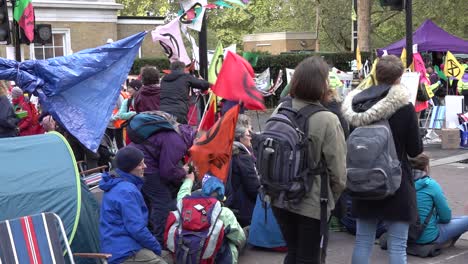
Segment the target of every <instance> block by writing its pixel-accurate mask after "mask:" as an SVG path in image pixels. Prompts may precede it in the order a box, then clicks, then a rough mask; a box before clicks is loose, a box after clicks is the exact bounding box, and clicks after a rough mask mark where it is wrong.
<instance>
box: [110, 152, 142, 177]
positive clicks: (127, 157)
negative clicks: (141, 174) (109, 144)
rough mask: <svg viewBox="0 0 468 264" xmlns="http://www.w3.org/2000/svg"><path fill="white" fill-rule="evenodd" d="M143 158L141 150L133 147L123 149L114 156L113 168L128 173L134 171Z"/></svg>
mask: <svg viewBox="0 0 468 264" xmlns="http://www.w3.org/2000/svg"><path fill="white" fill-rule="evenodd" d="M144 157H145V156H144V154H143V152H142V151H141V150H139V149H137V148H134V147H124V148H121V149H120V150H119V151H117V154H115V166H116V167H117V168H118V169H120V170H122V171H124V172H127V173H128V172H130V171H132V170H133V169H135V168H136V167H137V166H138V164H140V163H141V161H142V160H143V158H144Z"/></svg>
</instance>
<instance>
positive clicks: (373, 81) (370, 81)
mask: <svg viewBox="0 0 468 264" xmlns="http://www.w3.org/2000/svg"><path fill="white" fill-rule="evenodd" d="M377 62H379V58H377V59H375V60H374V63H372V69H371V71H370V73H369V75H367V77H366V78H364V80H362V82H361V83H360V84H359V85H358V86H357V87H356V89H359V90H364V89H367V88H369V87H371V86H373V85H377V84H378V83H377V78H376V74H375V72H376V66H377Z"/></svg>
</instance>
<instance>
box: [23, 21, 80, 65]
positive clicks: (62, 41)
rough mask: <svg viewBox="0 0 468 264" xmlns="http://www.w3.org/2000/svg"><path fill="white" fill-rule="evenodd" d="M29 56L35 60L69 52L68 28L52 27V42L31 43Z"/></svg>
mask: <svg viewBox="0 0 468 264" xmlns="http://www.w3.org/2000/svg"><path fill="white" fill-rule="evenodd" d="M31 53H32V54H31V57H32V58H34V59H36V60H45V59H50V58H55V57H60V56H66V55H69V54H71V53H72V52H71V50H70V30H69V29H52V43H51V44H46V45H39V44H32V45H31Z"/></svg>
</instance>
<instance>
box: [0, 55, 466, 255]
mask: <svg viewBox="0 0 468 264" xmlns="http://www.w3.org/2000/svg"><path fill="white" fill-rule="evenodd" d="M170 70H171V72H170V73H169V74H167V75H165V76H164V77H163V78H162V79H161V80H160V75H159V70H158V69H157V68H156V67H152V66H146V67H144V68H142V70H141V73H140V76H139V77H138V79H134V80H129V82H128V83H127V85H126V87H124V88H122V92H121V93H120V95H119V99H118V101H117V102H116V105H115V109H114V112H113V115H112V117H111V120H110V122H109V125H108V128H107V130H106V135H107V136H105V137H104V139H103V142H102V144H101V146H102V147H100V148H99V150H98V152H97V153H93V152H91V151H89V150H87V149H86V148H85V147H84V146H83V145H82V144H81V143H80V142H79V141H78V140H76V138H74V137H73V136H72V135H70V134H68V133H67V132H66V131H64V130H63V129H62V128H61V127H60V126H59V124H57V123H55V122H54V120H53V118H52V117H51V116H50V115H48V113H47V111H46V109H40V105H39V107H38V106H36V105H35V104H33V103H31V100H30V98H29V95H26V94H24V93H23V91H22V90H21V89H19V88H18V87H12V86H11V85H9V83H7V82H5V81H1V82H0V137H14V136H25V135H34V134H41V133H45V132H49V131H54V130H55V131H58V132H60V133H62V134H64V136H65V137H66V138H67V139H68V141H69V143H70V145H71V146H72V148H73V151H74V153H75V156H76V157H77V160H85V161H86V163H87V164H88V166H89V167H97V166H99V165H102V164H105V165H109V166H110V161H111V159H113V166H114V170H113V171H111V172H106V173H104V174H103V177H102V181H101V182H100V185H99V186H100V189H102V191H103V192H104V196H103V200H102V207H101V214H100V227H99V229H100V235H101V251H102V252H106V253H111V254H112V257H111V259H109V263H166V262H168V263H171V261H172V259H173V258H172V257H174V258H176V259H179V257H180V256H176V255H177V254H175V253H174V252H172V253H173V254H169V256H164V258H163V257H161V256H162V255H163V253H162V252H164V250H166V249H167V248H170V247H171V246H170V245H169V242H168V241H169V240H170V238H168V232H170V231H171V230H168V228H169V227H168V226H167V219H168V217H170V214H171V212H172V211H177V210H180V208H179V205H180V204H182V203H183V201H184V198H186V197H197V199H198V198H199V197H202V198H203V199H207V200H210V199H211V200H213V198H215V200H216V201H218V202H219V203H222V204H223V206H222V209H221V211H220V212H219V216H218V218H216V219H215V221H214V222H210V224H211V225H214V224H215V223H217V221H218V220H219V221H220V222H221V223H222V224H223V226H224V236H223V237H224V238H223V240H224V242H225V243H223V244H225V247H223V246H219V247H216V248H215V249H214V252H216V256H215V260H216V263H237V262H238V257H239V255H240V254H241V252H242V250H243V248H244V247H245V245H246V243H249V244H250V245H252V246H258V247H262V248H266V249H271V250H275V251H282V252H287V254H286V257H285V260H284V263H325V258H326V247H327V243H328V241H327V239H326V236H325V240H324V239H323V238H324V237H323V236H322V235H323V234H322V232H321V227H322V225H321V224H322V223H321V215H320V207H321V202H323V201H322V199H321V196H320V190H321V188H320V185H321V181H320V178H318V177H316V178H314V179H313V181H314V183H318V184H313V185H312V188H311V189H310V190H309V192H308V193H306V194H305V196H304V199H303V200H302V201H301V202H300V203H298V204H297V206H295V207H294V208H291V207H284V206H283V204H281V203H279V202H278V201H276V200H272V201H268V199H265V197H264V196H263V194H262V192H261V191H260V189H261V185H262V184H261V175H259V172H258V171H257V165H256V164H257V156H256V153H257V151H258V150H257V149H255V146H257V144H255V141H256V140H258V133H256V132H254V131H253V128H252V124H251V120H250V118H249V116H248V115H245V114H240V115H239V117H238V123H237V126H236V128H235V136H234V144H233V149H232V160H231V163H230V169H229V176H228V179H227V181H226V183H223V182H222V181H220V180H219V179H217V177H216V175H210V174H209V173H208V174H207V175H201V177H202V178H203V181H198V180H196V178H197V177H196V176H195V174H197V168H196V167H195V168H194V167H193V164H188V163H187V160H188V159H187V152H188V149H189V148H190V147H191V146H192V144H193V143H194V140H195V138H196V137H197V131H196V130H195V129H194V127H193V126H191V125H190V124H188V123H189V121H190V119H191V113H190V111H189V109H190V108H191V107H192V105H191V104H193V103H194V101H193V100H191V97H192V94H193V93H194V92H195V91H194V89H197V90H200V91H202V92H204V91H206V90H207V89H208V88H209V83H208V82H207V81H205V80H203V79H199V78H196V77H194V76H193V75H192V74H190V73H187V72H185V65H184V64H183V63H181V62H173V63H172V64H171V67H170ZM403 72H404V67H403V65H402V63H401V60H400V59H399V58H397V57H395V56H385V57H383V58H382V59H380V61H379V62H378V64H377V66H376V77H377V81H378V83H379V85H376V86H372V87H369V88H368V89H366V90H354V91H352V92H351V93H350V94H348V95H347V96H346V98H344V101H343V102H342V99H341V98H340V96H338V95H337V94H336V91H334V90H332V89H329V85H328V74H329V69H328V65H327V64H326V63H325V61H323V59H321V58H318V57H312V58H308V59H306V60H304V61H303V62H301V63H300V64H299V65H298V66H297V68H296V70H295V73H294V76H293V78H292V81H291V84H290V90H289V93H288V94H286V95H285V97H284V98H283V99H282V102H281V103H280V106H279V107H281V105H283V104H288V105H290V107H291V108H293V109H296V110H299V109H301V108H303V107H305V106H308V105H317V106H324V107H326V108H327V109H328V111H322V112H319V113H317V114H314V115H312V116H311V117H309V119H308V120H307V123H308V127H309V129H308V131H307V135H306V136H307V138H308V139H309V141H310V142H311V145H312V146H313V147H311V148H310V149H309V152H310V153H313V155H310V158H309V159H308V160H307V161H306V162H307V164H308V165H309V166H311V167H314V166H316V165H317V164H318V163H321V162H323V163H324V164H326V171H327V175H328V176H327V177H328V183H326V184H327V186H326V189H327V192H328V197H329V199H328V203H327V207H326V217H327V219H330V217H332V215H334V216H335V217H338V218H339V219H340V220H341V222H342V223H343V225H344V226H345V227H346V228H347V229H348V230H350V231H351V232H352V233H354V234H355V235H356V242H355V246H354V251H353V254H352V263H356V264H365V263H369V259H370V256H371V253H372V249H373V245H374V240H375V239H376V237H379V236H381V235H382V234H383V233H386V236H387V247H388V253H389V259H390V263H392V264H397V263H398V264H399V263H406V258H407V257H406V254H407V247H408V246H409V243H412V244H414V245H424V246H427V245H435V246H437V247H438V248H442V247H443V246H447V244H450V245H453V244H454V243H455V242H456V241H457V239H458V238H459V237H460V235H461V234H463V233H464V232H466V231H467V230H468V217H467V216H461V217H453V216H452V214H451V210H450V208H449V206H448V203H447V200H446V198H445V196H444V194H443V191H442V189H441V187H440V185H439V184H438V183H437V182H436V181H435V180H434V179H432V178H430V176H429V172H430V169H429V168H430V167H429V158H428V156H427V155H425V154H423V153H422V152H423V145H422V142H421V137H420V135H419V125H418V118H417V116H416V112H415V109H414V106H413V105H412V104H411V103H409V99H408V94H407V92H406V90H405V88H404V87H403V86H401V85H400V81H401V76H402V74H403ZM427 72H428V75H429V79H430V80H431V82H432V83H438V82H441V79H440V78H439V77H438V76H437V74H436V73H435V72H434V70H433V68H432V67H428V71H427ZM443 85H444V84H443V83H441V87H444V86H443ZM461 92H464V90H461ZM436 96H437V97H438V98H439V99H441V98H443V96H444V94H441V93H439V94H436ZM439 101H441V100H439ZM234 104H235V102H234ZM232 105H233V102H229V101H227V102H225V104H224V105H223V110H221V111H220V113H219V114H220V115H221V114H224V113H225V112H226V111H227V108H229V107H231V106H232ZM279 107H278V108H279ZM38 108H39V109H38ZM225 108H226V109H225ZM277 110H278V109H277ZM142 112H152V113H157V114H158V115H161V116H163V117H164V118H165V119H166V120H168V121H169V122H170V123H171V124H172V125H173V126H174V127H175V130H169V131H161V132H158V133H156V134H154V135H152V136H150V137H149V138H148V139H147V140H146V141H145V142H139V143H137V142H131V141H130V139H129V138H128V137H125V133H124V128H123V123H124V122H125V121H127V120H129V119H131V118H132V117H134V116H135V115H137V114H139V113H142ZM379 120H388V122H389V127H390V130H391V132H392V135H393V140H394V142H395V148H396V153H397V156H398V159H399V162H400V169H401V172H402V173H401V185H400V187H399V188H398V190H397V191H396V192H395V193H394V194H393V195H391V196H389V197H387V198H385V199H381V200H362V199H354V198H351V197H350V196H349V195H348V194H347V190H345V187H346V157H347V155H350V153H347V146H346V139H347V138H348V136H349V134H350V133H351V132H352V131H353V130H355V129H357V128H359V127H362V126H367V125H369V124H372V123H374V122H376V121H379ZM106 140H107V142H106ZM109 140H110V141H109ZM114 142H115V143H114ZM114 145H115V146H117V149H119V150H118V151H117V153H116V155H115V157H114V158H112V155H113V153H111V152H112V149H113V146H114ZM314 157H315V158H314ZM211 200H210V201H211ZM335 207H336V208H335ZM334 209H335V210H334ZM200 210H203V209H200ZM182 217H183V220H184V221H185V220H186V217H189V218H190V216H187V215H183V216H182ZM426 218H428V219H429V220H428V223H427V226H425V228H424V230H423V232H422V234H421V235H420V236H419V237H418V239H417V240H416V241H409V240H408V233H409V230H410V229H411V227H410V226H411V224H413V223H415V222H417V221H419V222H422V221H424V220H425V219H426ZM188 221H190V219H189V220H188ZM178 228H179V229H181V230H182V229H183V224H181V225H180V226H179V227H178ZM210 230H211V229H210ZM172 231H174V230H172ZM180 232H183V230H182V231H180ZM206 236H207V238H209V237H210V236H213V234H211V233H210V234H208V235H206ZM208 240H209V239H208ZM175 244H176V245H172V246H174V247H177V243H175ZM204 250H206V249H204ZM203 252H206V251H203ZM190 257H191V256H190V255H188V256H185V258H190ZM179 260H180V259H179ZM187 263H188V262H187Z"/></svg>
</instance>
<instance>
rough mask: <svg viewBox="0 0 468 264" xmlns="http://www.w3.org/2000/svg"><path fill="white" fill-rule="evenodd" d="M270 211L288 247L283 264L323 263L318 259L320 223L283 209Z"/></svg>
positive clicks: (274, 208)
mask: <svg viewBox="0 0 468 264" xmlns="http://www.w3.org/2000/svg"><path fill="white" fill-rule="evenodd" d="M272 209H273V213H274V215H275V217H276V221H277V222H278V224H279V226H280V229H281V233H282V234H283V237H284V240H286V244H287V247H288V254H287V255H286V258H285V259H284V264H321V263H325V262H324V261H323V262H321V259H320V255H321V249H320V240H321V237H320V221H319V220H317V219H313V218H309V217H306V216H303V215H298V214H295V213H292V212H289V211H287V210H284V209H280V208H276V207H272ZM324 257H325V256H324ZM324 257H323V258H324Z"/></svg>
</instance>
